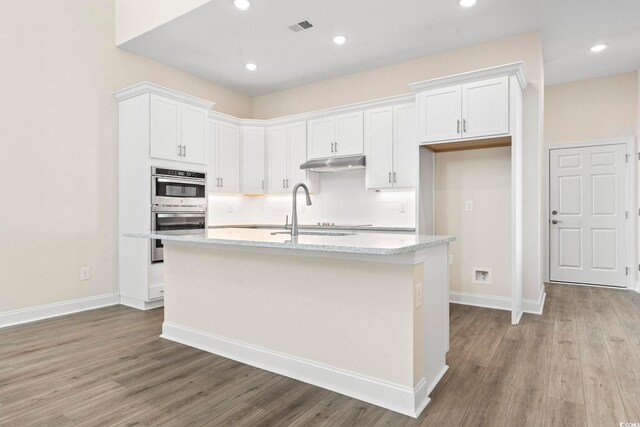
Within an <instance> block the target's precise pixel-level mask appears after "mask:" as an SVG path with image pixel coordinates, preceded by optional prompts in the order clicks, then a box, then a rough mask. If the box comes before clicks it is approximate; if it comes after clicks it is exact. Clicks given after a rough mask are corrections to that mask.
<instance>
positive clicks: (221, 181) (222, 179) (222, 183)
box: [220, 178, 224, 187]
mask: <svg viewBox="0 0 640 427" xmlns="http://www.w3.org/2000/svg"><path fill="white" fill-rule="evenodd" d="M220 187H224V178H220Z"/></svg>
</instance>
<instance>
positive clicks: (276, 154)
mask: <svg viewBox="0 0 640 427" xmlns="http://www.w3.org/2000/svg"><path fill="white" fill-rule="evenodd" d="M267 146H268V150H267V151H268V154H267V171H268V173H269V179H268V180H267V181H268V184H269V188H268V192H269V194H280V193H285V192H286V191H287V190H286V188H287V187H286V182H287V171H288V168H289V162H288V153H287V151H288V144H287V126H286V125H282V126H274V127H272V128H269V129H268V130H267Z"/></svg>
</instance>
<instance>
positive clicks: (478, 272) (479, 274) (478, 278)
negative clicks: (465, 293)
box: [471, 268, 491, 285]
mask: <svg viewBox="0 0 640 427" xmlns="http://www.w3.org/2000/svg"><path fill="white" fill-rule="evenodd" d="M471 280H472V282H473V283H478V284H480V285H490V284H491V269H490V268H474V269H473V277H472V278H471Z"/></svg>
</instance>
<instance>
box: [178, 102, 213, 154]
mask: <svg viewBox="0 0 640 427" xmlns="http://www.w3.org/2000/svg"><path fill="white" fill-rule="evenodd" d="M208 120H209V118H208V113H207V111H206V110H204V109H202V108H198V107H192V106H191V105H183V106H182V132H181V135H182V160H183V161H185V162H191V163H201V164H207V122H208Z"/></svg>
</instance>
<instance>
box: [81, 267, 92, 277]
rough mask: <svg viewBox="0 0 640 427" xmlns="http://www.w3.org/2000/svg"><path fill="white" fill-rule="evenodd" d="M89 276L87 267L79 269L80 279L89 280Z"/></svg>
mask: <svg viewBox="0 0 640 427" xmlns="http://www.w3.org/2000/svg"><path fill="white" fill-rule="evenodd" d="M90 277H91V276H90V270H89V267H82V268H81V269H80V280H89V278H90Z"/></svg>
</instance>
